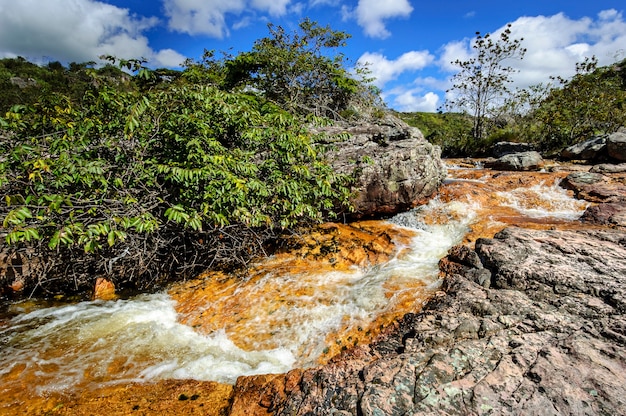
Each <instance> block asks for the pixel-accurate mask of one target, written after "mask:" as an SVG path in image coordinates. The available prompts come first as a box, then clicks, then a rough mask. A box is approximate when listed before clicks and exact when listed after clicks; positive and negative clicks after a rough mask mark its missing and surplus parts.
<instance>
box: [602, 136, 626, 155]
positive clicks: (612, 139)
mask: <svg viewBox="0 0 626 416" xmlns="http://www.w3.org/2000/svg"><path fill="white" fill-rule="evenodd" d="M606 150H607V152H608V154H609V157H611V158H613V159H616V160H619V161H626V132H623V131H618V132H615V133H611V134H609V137H608V138H607V140H606Z"/></svg>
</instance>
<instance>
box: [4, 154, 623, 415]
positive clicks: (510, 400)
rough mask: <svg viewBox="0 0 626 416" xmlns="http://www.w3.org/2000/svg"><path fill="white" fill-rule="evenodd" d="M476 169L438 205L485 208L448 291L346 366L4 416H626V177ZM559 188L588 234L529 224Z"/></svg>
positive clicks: (446, 266) (60, 402) (150, 389)
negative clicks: (575, 204) (576, 200)
mask: <svg viewBox="0 0 626 416" xmlns="http://www.w3.org/2000/svg"><path fill="white" fill-rule="evenodd" d="M474 163H475V161H467V164H466V162H464V161H455V162H449V165H450V167H451V172H452V173H453V174H452V177H451V178H450V179H449V180H448V181H447V183H446V185H445V186H444V187H443V188H442V189H441V191H440V193H439V197H438V198H439V199H440V200H441V201H442V202H446V201H463V202H464V203H472V202H474V203H476V205H477V206H480V207H481V208H478V209H477V217H478V218H477V219H476V221H474V222H473V223H472V226H471V228H472V229H471V230H470V232H469V233H468V234H467V236H466V238H465V241H464V243H463V244H462V245H459V246H456V247H454V248H453V249H451V250H450V252H449V254H448V256H447V257H445V258H444V259H442V261H441V262H440V270H441V279H442V285H441V290H440V291H439V292H436V293H435V294H434V296H433V297H432V298H431V300H430V301H429V302H428V303H427V304H426V305H425V307H424V308H423V309H422V310H413V311H411V312H409V313H406V314H404V316H403V317H401V318H399V319H397V320H395V321H393V323H391V324H390V325H389V326H387V327H386V328H385V329H384V330H383V331H382V333H380V334H379V335H378V337H377V338H376V339H374V340H372V341H368V342H363V343H360V344H359V345H357V346H355V347H353V348H348V349H346V350H344V351H343V352H340V350H338V352H339V354H338V355H336V356H335V357H334V358H332V359H330V360H329V361H328V362H326V363H325V364H323V365H319V366H316V367H313V368H308V369H295V370H292V371H290V372H288V373H286V374H278V375H277V374H272V375H263V376H247V377H240V378H239V379H238V380H237V382H236V383H235V385H234V386H230V385H225V384H219V383H213V382H198V381H184V380H183V381H167V382H160V383H156V384H130V385H126V386H109V387H103V388H101V389H98V390H90V391H82V392H77V393H73V394H69V395H67V394H61V395H56V394H48V395H47V396H46V397H27V395H26V394H24V395H23V396H24V397H21V398H16V397H12V398H11V397H4V398H1V399H0V406H2V408H4V409H5V410H8V411H10V412H9V413H8V414H67V415H69V414H72V415H88V414H95V413H97V411H98V409H104V408H105V407H106V409H107V412H108V413H109V414H117V415H131V414H147V415H148V414H155V413H160V414H177V415H191V414H209V415H267V414H275V415H287V414H289V415H293V414H295V415H406V414H415V415H417V414H458V415H468V414H469V415H471V414H511V415H514V414H519V415H522V414H524V415H525V414H541V415H544V414H548V415H566V414H567V415H569V414H581V415H582V414H591V415H595V414H598V415H600V414H620V413H621V411H622V409H624V408H626V402H625V399H624V397H626V394H625V393H626V388H625V387H624V386H626V380H625V378H626V375H625V374H626V371H625V370H626V365H625V364H624V363H626V317H625V310H626V228H625V227H624V225H625V224H624V223H623V215H622V212H623V211H620V209H621V207H622V206H623V201H624V199H622V198H623V197H625V196H626V194H624V192H623V186H624V184H625V183H626V182H625V180H626V178H625V177H624V174H623V173H619V172H617V173H616V172H612V173H602V174H600V176H596V175H591V174H590V173H589V172H588V171H589V170H590V169H589V167H588V166H581V165H575V166H570V165H568V166H561V165H557V164H552V163H549V162H548V163H546V172H510V171H507V172H499V171H494V170H489V169H474V168H473V166H474ZM463 166H468V167H470V168H469V169H463ZM553 183H554V184H561V186H557V185H555V189H554V192H560V191H559V190H561V191H562V190H563V189H565V188H563V186H564V187H566V188H567V189H569V191H568V192H569V193H570V195H574V194H575V195H578V197H580V198H587V199H589V201H587V202H584V201H581V202H580V203H581V204H586V203H588V204H589V206H588V208H587V211H586V213H585V214H584V215H583V218H582V220H580V221H578V220H572V219H568V218H565V217H564V218H561V219H559V218H556V217H554V216H552V217H543V216H541V215H539V216H536V215H535V216H533V215H530V214H528V212H531V213H532V211H533V210H535V209H537V208H540V209H549V210H551V211H552V212H554V213H558V211H559V207H558V206H556V207H555V206H549V205H551V204H555V199H554V198H553V197H550V198H544V196H545V195H543V194H544V193H546V192H548V191H546V190H547V189H548V188H546V184H547V185H550V184H553ZM540 185H541V186H540ZM550 189H551V188H550ZM549 192H553V191H552V190H550V191H549ZM556 203H559V202H558V201H556ZM567 203H571V199H570V200H568V201H567ZM611 206H613V207H614V209H613V210H609V211H610V212H611V213H612V214H607V212H609V211H607V209H609V208H610V207H611ZM581 209H584V206H581ZM524 212H527V214H524ZM597 213H604V214H602V215H600V214H597ZM427 221H428V222H432V223H446V221H450V217H449V213H448V214H446V213H443V212H441V213H437V211H436V210H435V211H433V212H432V214H431V215H430V217H429V218H428V219H427ZM347 231H348V230H346V231H343V230H339V231H338V230H335V229H334V228H332V227H331V229H329V230H328V232H327V233H326V235H327V237H330V238H329V239H328V240H325V241H327V242H328V244H331V245H333V244H335V243H336V237H335V236H336V235H339V234H341V233H344V232H347ZM361 231H364V230H361ZM349 233H354V231H349ZM368 233H369V231H368ZM375 235H377V234H375ZM381 235H382V234H381ZM314 239H319V237H315V238H314ZM387 240H388V238H382V237H377V238H376V241H387ZM328 244H326V245H328ZM302 249H304V251H302V252H301V257H302V256H304V257H303V258H305V259H306V257H307V253H308V254H309V255H311V256H313V257H315V258H317V259H318V260H320V259H321V260H322V261H324V259H326V260H327V262H328V263H329V264H331V263H334V262H335V261H337V259H339V258H340V257H346V258H347V257H353V256H352V254H351V253H352V252H353V250H347V251H341V250H338V251H334V252H333V251H332V250H330V251H329V250H324V254H323V253H322V252H321V251H320V252H319V253H318V252H317V251H315V248H314V247H308V246H307V245H306V244H305V245H304V246H303V247H302ZM311 250H313V251H311ZM327 251H328V252H327ZM370 251H371V252H370ZM370 251H366V252H365V253H364V254H363V256H361V257H362V258H369V259H372V258H373V257H372V255H374V254H376V253H379V254H380V255H382V257H384V256H386V255H387V254H386V253H388V252H389V249H378V245H372V246H371V250H370ZM322 254H323V255H322ZM379 254H376V256H378V255H379ZM361 257H359V258H361ZM382 257H381V258H382ZM348 260H350V261H356V262H357V263H358V261H359V260H358V259H356V260H355V259H348ZM368 261H369V260H368ZM200 323H201V322H198V323H194V325H196V324H200ZM121 364H123V363H121ZM112 371H114V369H112ZM16 374H17V373H16ZM25 387H27V386H25ZM18 401H19V403H20V404H16V403H18ZM3 403H4V404H3ZM11 412H13V413H11Z"/></svg>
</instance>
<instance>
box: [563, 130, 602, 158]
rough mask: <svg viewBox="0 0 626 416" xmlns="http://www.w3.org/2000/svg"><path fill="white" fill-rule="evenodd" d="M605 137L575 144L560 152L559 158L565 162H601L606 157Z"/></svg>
mask: <svg viewBox="0 0 626 416" xmlns="http://www.w3.org/2000/svg"><path fill="white" fill-rule="evenodd" d="M606 140H607V136H606V135H603V136H596V137H592V138H591V139H589V140H585V141H583V142H580V143H576V144H574V145H572V146H569V147H567V148H565V149H563V150H562V151H561V158H563V159H565V160H590V161H595V160H601V159H604V158H605V157H606Z"/></svg>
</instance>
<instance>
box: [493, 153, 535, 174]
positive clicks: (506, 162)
mask: <svg viewBox="0 0 626 416" xmlns="http://www.w3.org/2000/svg"><path fill="white" fill-rule="evenodd" d="M543 165H544V163H543V158H542V157H541V155H540V154H539V152H535V151H530V152H521V153H509V154H506V155H504V156H502V157H500V158H499V159H496V160H489V161H486V162H485V167H486V168H489V169H495V170H513V171H529V170H539V169H541V168H543Z"/></svg>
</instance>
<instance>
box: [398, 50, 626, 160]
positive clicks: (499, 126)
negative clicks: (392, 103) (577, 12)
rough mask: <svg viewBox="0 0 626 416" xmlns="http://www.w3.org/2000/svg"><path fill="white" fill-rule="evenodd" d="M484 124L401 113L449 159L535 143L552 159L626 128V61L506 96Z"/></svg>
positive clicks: (580, 67)
mask: <svg viewBox="0 0 626 416" xmlns="http://www.w3.org/2000/svg"><path fill="white" fill-rule="evenodd" d="M503 98H506V99H505V100H503V101H502V103H501V104H500V105H499V106H498V107H497V108H494V109H493V110H492V112H491V115H489V116H487V117H486V119H485V120H484V121H483V123H482V127H483V129H484V134H483V135H482V137H480V138H477V137H475V134H474V132H475V128H476V120H475V118H474V117H473V116H472V115H470V114H468V113H436V114H435V113H400V114H398V115H399V117H400V118H402V119H403V120H404V121H406V122H407V123H408V124H410V125H413V126H415V127H418V128H419V129H421V130H422V131H423V132H424V135H425V136H426V138H427V139H428V140H429V141H431V142H432V143H434V144H437V145H440V146H441V147H442V149H443V154H444V156H447V157H461V156H488V155H490V151H491V147H492V145H493V144H494V143H496V142H499V141H514V142H526V143H532V144H534V145H535V147H536V148H537V149H538V150H540V151H542V152H544V153H545V154H547V155H553V154H556V153H558V152H559V151H560V150H562V149H563V148H565V147H567V146H570V145H572V144H575V143H578V142H581V141H584V140H586V139H589V138H591V137H593V136H594V135H601V134H609V133H613V132H615V131H617V130H618V129H619V128H620V127H624V126H626V59H625V60H622V61H620V62H616V63H614V64H612V65H608V66H605V67H598V65H597V60H596V59H595V57H592V58H588V59H586V60H585V61H583V62H581V63H579V64H577V65H576V75H574V76H573V77H572V78H571V79H563V78H561V77H555V78H554V83H553V84H550V85H534V86H531V87H529V88H526V89H522V90H516V91H512V92H510V93H509V94H508V95H506V97H503Z"/></svg>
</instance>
